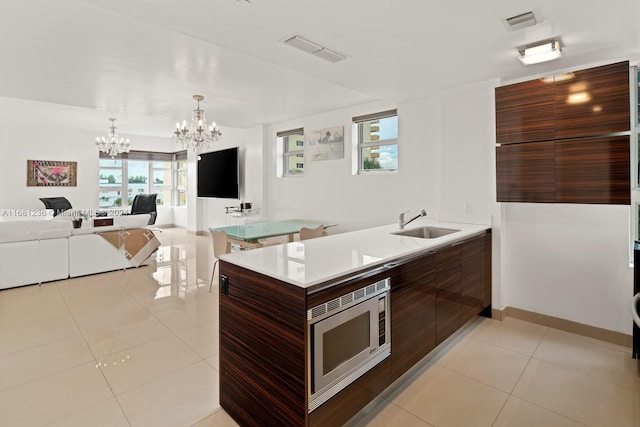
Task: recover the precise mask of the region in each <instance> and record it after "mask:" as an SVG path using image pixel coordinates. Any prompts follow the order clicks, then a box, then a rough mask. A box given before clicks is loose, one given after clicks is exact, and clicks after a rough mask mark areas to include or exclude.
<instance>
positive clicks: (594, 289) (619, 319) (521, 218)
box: [502, 203, 633, 334]
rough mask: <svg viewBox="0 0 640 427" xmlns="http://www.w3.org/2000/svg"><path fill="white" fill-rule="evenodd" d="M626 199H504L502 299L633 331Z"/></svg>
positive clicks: (526, 306) (581, 320)
mask: <svg viewBox="0 0 640 427" xmlns="http://www.w3.org/2000/svg"><path fill="white" fill-rule="evenodd" d="M629 213H630V212H629V207H628V206H606V205H604V206H601V205H563V204H527V203H509V204H506V209H505V216H504V227H505V230H504V235H505V237H506V239H505V247H504V248H503V251H502V256H503V262H504V264H505V266H506V270H505V277H504V278H503V281H504V288H503V289H504V299H503V302H504V304H506V305H509V306H513V307H518V308H523V309H525V310H530V311H534V312H538V313H544V314H548V315H551V316H556V317H561V318H564V319H569V320H573V321H576V322H580V323H586V324H589V325H593V326H598V327H601V328H605V329H609V330H613V331H618V332H622V333H626V334H631V324H632V323H631V322H632V320H631V312H630V304H631V297H632V295H633V269H632V268H630V267H629V245H630V240H629V239H630V237H629Z"/></svg>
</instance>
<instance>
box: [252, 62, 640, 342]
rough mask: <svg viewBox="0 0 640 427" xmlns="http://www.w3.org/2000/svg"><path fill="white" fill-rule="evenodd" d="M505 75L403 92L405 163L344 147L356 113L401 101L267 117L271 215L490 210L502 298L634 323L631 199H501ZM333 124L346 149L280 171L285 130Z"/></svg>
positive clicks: (604, 321) (379, 218) (347, 222)
mask: <svg viewBox="0 0 640 427" xmlns="http://www.w3.org/2000/svg"><path fill="white" fill-rule="evenodd" d="M585 68H586V67H585ZM498 84H499V81H498V80H491V81H487V82H482V83H476V84H470V85H466V86H461V87H457V88H452V89H448V90H444V91H442V92H440V93H439V94H438V95H434V96H432V97H429V98H424V99H419V100H415V101H411V102H404V103H401V104H399V105H398V106H397V108H398V113H399V128H400V129H399V150H400V151H399V153H400V154H399V155H400V171H399V172H398V173H397V174H389V175H374V176H352V175H351V173H350V172H351V166H350V165H351V163H350V162H351V158H350V156H351V152H350V150H349V148H348V147H350V144H351V131H350V129H351V117H352V116H356V115H360V114H366V113H372V112H376V111H383V110H385V109H389V108H393V107H394V106H393V105H388V104H382V103H374V104H367V105H361V106H356V107H352V108H347V109H343V110H338V111H333V112H330V113H325V114H322V115H318V116H313V117H307V118H302V119H300V120H296V121H289V122H286V123H278V124H275V125H271V126H268V127H266V128H265V129H266V130H265V165H264V170H265V174H266V175H265V180H266V183H267V185H266V188H267V189H266V194H265V199H268V200H269V209H268V212H269V216H270V217H271V218H293V217H303V218H314V219H320V220H328V221H334V222H337V223H339V224H340V228H339V229H336V230H334V232H335V231H344V230H353V229H358V228H364V227H368V226H373V225H378V224H383V223H392V222H395V221H396V219H397V214H398V213H399V212H401V211H403V210H406V209H412V210H413V211H415V210H418V209H421V208H426V209H427V212H428V213H429V216H430V217H440V218H441V219H451V220H457V221H465V222H480V223H487V222H490V223H491V224H492V228H493V246H494V252H493V256H494V260H493V306H494V308H503V307H505V306H511V307H517V308H521V309H525V310H530V311H534V312H538V313H542V314H546V315H550V316H555V317H560V318H564V319H568V320H571V321H575V322H580V323H585V324H588V325H592V326H596V327H601V328H605V329H609V330H613V331H618V332H622V333H626V334H630V333H631V315H630V310H629V304H630V299H631V295H632V287H633V284H632V270H631V269H630V268H629V266H628V261H629V258H628V250H629V244H630V242H629V207H625V206H599V205H556V204H522V203H504V204H502V203H497V202H496V193H495V115H494V88H495V86H497V85H498ZM336 125H344V126H345V159H343V160H331V161H321V162H311V161H307V162H306V164H305V174H304V176H302V177H285V178H277V177H276V170H275V163H276V161H275V156H276V150H275V134H276V132H277V131H280V130H287V129H293V128H298V127H304V128H305V129H308V130H313V129H318V128H323V127H330V126H336ZM469 211H470V212H469Z"/></svg>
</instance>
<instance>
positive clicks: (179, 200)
mask: <svg viewBox="0 0 640 427" xmlns="http://www.w3.org/2000/svg"><path fill="white" fill-rule="evenodd" d="M175 183H176V185H175V193H176V200H174V202H173V204H174V206H186V205H187V152H186V151H182V152H180V153H176V179H175Z"/></svg>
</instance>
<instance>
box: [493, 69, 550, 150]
mask: <svg viewBox="0 0 640 427" xmlns="http://www.w3.org/2000/svg"><path fill="white" fill-rule="evenodd" d="M495 97H496V142H497V143H498V144H504V143H514V142H526V141H541V140H545V139H553V137H554V109H553V104H554V91H553V79H552V78H551V80H550V81H548V80H547V79H536V80H531V81H527V82H523V83H516V84H511V85H507V86H501V87H498V88H496V90H495Z"/></svg>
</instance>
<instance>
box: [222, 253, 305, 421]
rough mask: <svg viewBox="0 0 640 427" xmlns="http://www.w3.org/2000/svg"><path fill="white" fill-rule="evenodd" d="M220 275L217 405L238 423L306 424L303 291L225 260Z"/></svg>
mask: <svg viewBox="0 0 640 427" xmlns="http://www.w3.org/2000/svg"><path fill="white" fill-rule="evenodd" d="M220 274H221V275H225V276H227V277H228V280H229V282H228V283H229V285H228V294H227V295H223V294H220V303H219V305H220V405H221V406H222V407H223V408H224V409H225V410H226V411H227V412H228V413H229V415H231V417H232V418H234V420H236V422H238V423H239V424H240V425H299V426H304V425H305V424H306V419H307V411H306V408H307V392H306V387H305V379H306V367H305V365H306V363H305V361H306V357H305V356H306V353H305V331H306V316H305V293H304V290H303V289H301V288H298V287H295V286H292V285H289V284H287V283H284V282H280V281H277V280H275V279H273V278H269V277H266V276H263V275H261V274H258V273H255V272H252V271H249V270H246V269H244V268H241V267H237V266H235V265H232V264H229V263H226V262H224V261H221V262H220Z"/></svg>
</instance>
